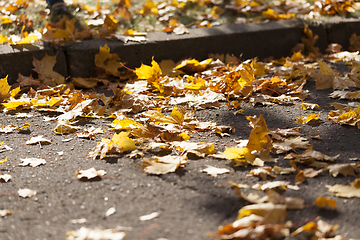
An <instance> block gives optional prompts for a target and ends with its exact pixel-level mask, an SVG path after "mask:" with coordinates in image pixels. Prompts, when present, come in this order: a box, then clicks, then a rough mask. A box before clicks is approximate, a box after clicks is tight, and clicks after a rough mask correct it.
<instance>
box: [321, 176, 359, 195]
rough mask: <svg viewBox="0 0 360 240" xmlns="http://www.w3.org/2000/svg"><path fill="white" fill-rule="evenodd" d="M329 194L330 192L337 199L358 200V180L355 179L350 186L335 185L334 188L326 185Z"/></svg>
mask: <svg viewBox="0 0 360 240" xmlns="http://www.w3.org/2000/svg"><path fill="white" fill-rule="evenodd" d="M325 187H327V188H328V189H329V191H330V192H332V193H333V194H334V195H335V196H337V197H344V198H352V197H358V198H360V179H359V178H358V179H356V180H355V181H353V182H351V183H350V185H341V184H335V185H334V186H330V185H326V186H325Z"/></svg>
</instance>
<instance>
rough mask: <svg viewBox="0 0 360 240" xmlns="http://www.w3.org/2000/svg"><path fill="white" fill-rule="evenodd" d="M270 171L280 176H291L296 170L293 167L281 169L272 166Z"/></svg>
mask: <svg viewBox="0 0 360 240" xmlns="http://www.w3.org/2000/svg"><path fill="white" fill-rule="evenodd" d="M272 170H273V171H274V173H275V174H280V175H285V174H292V173H294V172H296V169H295V168H293V167H290V168H283V167H279V166H274V167H273V169H272Z"/></svg>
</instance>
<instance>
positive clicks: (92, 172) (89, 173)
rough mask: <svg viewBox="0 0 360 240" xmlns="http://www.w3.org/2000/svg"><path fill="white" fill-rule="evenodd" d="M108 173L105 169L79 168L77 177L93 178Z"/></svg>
mask: <svg viewBox="0 0 360 240" xmlns="http://www.w3.org/2000/svg"><path fill="white" fill-rule="evenodd" d="M105 174H106V172H105V171H104V170H96V169H95V168H89V169H86V170H78V171H77V172H76V178H77V179H83V178H86V179H88V180H89V179H93V178H96V177H102V176H104V175H105Z"/></svg>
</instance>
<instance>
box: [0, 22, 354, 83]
mask: <svg viewBox="0 0 360 240" xmlns="http://www.w3.org/2000/svg"><path fill="white" fill-rule="evenodd" d="M308 24H309V27H310V29H311V30H312V31H313V33H314V35H318V36H319V38H318V40H317V42H316V46H317V47H319V48H320V50H321V51H322V52H323V51H324V50H325V49H326V47H327V45H328V44H329V43H335V42H336V43H339V44H341V45H342V46H343V49H347V48H348V47H349V38H350V36H351V35H352V34H353V33H356V34H357V35H360V20H359V19H354V18H341V17H331V18H327V19H325V20H322V21H319V22H308ZM303 29H304V24H303V21H302V20H300V19H291V20H283V21H276V22H275V21H274V22H267V23H261V24H245V25H235V24H232V25H225V26H219V27H212V28H201V29H190V34H185V35H174V34H168V33H163V32H158V33H149V34H148V36H147V41H146V42H144V43H137V42H129V43H126V44H125V43H123V42H121V41H111V40H106V39H93V40H87V41H82V42H75V43H68V44H64V45H63V46H61V47H59V46H55V45H52V44H50V43H46V42H36V43H34V44H26V45H2V46H0V77H1V78H3V77H5V76H7V75H8V82H9V84H13V83H15V82H16V79H17V78H18V74H19V73H21V74H22V75H24V76H30V75H31V74H32V75H34V72H33V71H32V69H33V65H32V61H33V58H36V59H42V58H43V57H44V56H45V55H46V54H48V55H56V54H57V63H56V65H55V67H54V71H56V72H59V73H60V74H61V75H63V76H71V77H92V76H93V75H94V72H95V64H94V56H95V54H97V53H98V52H99V47H101V46H104V45H105V44H107V45H108V46H109V47H110V51H111V53H117V54H118V55H119V57H120V59H121V61H122V62H124V63H126V66H128V67H130V68H135V67H139V66H140V64H141V63H144V64H149V63H150V62H151V59H152V57H153V56H154V57H155V60H156V61H157V62H159V61H161V60H164V59H172V60H173V61H175V62H177V61H180V60H182V59H185V58H190V57H191V58H195V59H198V60H203V59H205V58H207V57H208V55H209V54H210V53H214V54H215V53H220V54H222V53H223V54H226V53H230V54H234V55H235V56H237V57H240V56H241V58H242V59H248V58H253V57H258V58H259V59H262V58H265V57H268V56H273V57H274V58H280V57H283V56H287V55H288V54H289V52H290V50H291V49H292V48H293V47H294V46H295V45H296V44H297V43H299V42H300V38H301V37H302V36H303Z"/></svg>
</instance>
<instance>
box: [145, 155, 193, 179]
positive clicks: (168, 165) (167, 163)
mask: <svg viewBox="0 0 360 240" xmlns="http://www.w3.org/2000/svg"><path fill="white" fill-rule="evenodd" d="M153 158H154V159H155V160H153V161H152V160H150V159H147V158H143V165H142V166H141V167H142V168H143V169H144V171H145V172H146V173H149V174H155V175H160V174H167V173H170V172H175V171H176V169H177V168H178V167H180V165H182V164H185V163H186V156H173V155H167V156H163V157H156V156H155V157H153Z"/></svg>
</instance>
